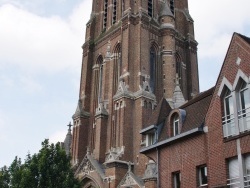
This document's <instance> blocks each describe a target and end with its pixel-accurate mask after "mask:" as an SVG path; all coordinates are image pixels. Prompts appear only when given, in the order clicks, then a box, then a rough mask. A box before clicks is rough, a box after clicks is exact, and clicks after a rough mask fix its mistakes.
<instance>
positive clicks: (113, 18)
mask: <svg viewBox="0 0 250 188" xmlns="http://www.w3.org/2000/svg"><path fill="white" fill-rule="evenodd" d="M116 19H117V0H113V17H112V24H115V23H116Z"/></svg>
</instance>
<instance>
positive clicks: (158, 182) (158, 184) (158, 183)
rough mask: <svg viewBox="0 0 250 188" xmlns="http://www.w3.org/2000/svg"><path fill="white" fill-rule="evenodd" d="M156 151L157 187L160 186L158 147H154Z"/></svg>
mask: <svg viewBox="0 0 250 188" xmlns="http://www.w3.org/2000/svg"><path fill="white" fill-rule="evenodd" d="M156 151H157V159H156V160H157V188H160V179H159V177H160V170H159V150H158V147H156Z"/></svg>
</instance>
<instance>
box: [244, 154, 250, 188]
mask: <svg viewBox="0 0 250 188" xmlns="http://www.w3.org/2000/svg"><path fill="white" fill-rule="evenodd" d="M244 185H245V187H250V154H248V155H246V156H245V157H244Z"/></svg>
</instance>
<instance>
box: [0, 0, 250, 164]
mask: <svg viewBox="0 0 250 188" xmlns="http://www.w3.org/2000/svg"><path fill="white" fill-rule="evenodd" d="M91 2H92V1H91V0H33V1H30V0H0V25H1V29H0V88H1V90H0V151H1V152H0V167H1V166H3V165H9V164H10V163H11V162H12V161H13V159H14V157H15V156H16V155H18V156H19V157H21V158H25V156H26V154H27V153H28V152H30V153H31V154H32V153H34V152H38V150H39V149H40V144H41V142H42V141H43V140H44V139H45V138H49V139H50V140H51V141H52V142H56V141H63V139H64V137H65V135H66V132H67V127H66V125H67V124H68V123H69V121H71V116H72V114H73V113H74V111H75V108H76V104H77V99H78V92H79V91H78V90H79V82H80V68H81V54H82V50H81V45H82V44H83V43H84V36H85V34H84V32H85V24H86V23H87V21H88V19H89V17H90V10H91ZM249 7H250V1H249V0H238V1H237V3H235V1H234V0H220V1H218V0H202V1H197V0H189V10H190V14H191V16H192V17H193V19H194V21H195V34H196V39H197V41H198V42H199V46H198V48H199V51H198V57H199V70H200V71H199V74H200V87H201V90H202V91H203V90H206V89H209V88H210V87H212V86H213V85H214V84H215V81H216V79H217V76H218V73H219V70H220V67H221V64H222V62H223V60H224V57H225V54H226V51H227V48H228V45H229V42H230V39H231V36H232V34H233V32H234V31H236V32H239V33H242V34H244V35H247V36H250V22H249V18H250V11H249V10H248V8H249Z"/></svg>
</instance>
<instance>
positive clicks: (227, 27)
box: [189, 0, 250, 90]
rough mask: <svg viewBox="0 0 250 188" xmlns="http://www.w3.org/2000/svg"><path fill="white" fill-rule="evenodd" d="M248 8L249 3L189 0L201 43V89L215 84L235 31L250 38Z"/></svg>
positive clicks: (199, 48)
mask: <svg viewBox="0 0 250 188" xmlns="http://www.w3.org/2000/svg"><path fill="white" fill-rule="evenodd" d="M249 7H250V1H249V0H240V1H239V2H238V1H237V2H235V1H234V0H219V1H218V0H206V1H197V0H189V10H190V14H191V16H192V17H193V19H194V26H195V36H196V40H197V41H198V43H199V45H198V58H199V75H200V85H201V90H204V89H208V88H209V87H212V86H213V85H214V84H215V81H216V79H217V77H218V73H219V70H220V68H221V65H222V63H223V61H224V57H225V55H226V52H227V49H228V47H229V43H230V40H231V37H232V34H233V32H238V33H241V34H244V35H247V36H250V22H249V18H250V11H249V10H248V9H249ZM204 67H205V68H204ZM208 78H209V79H208Z"/></svg>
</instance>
